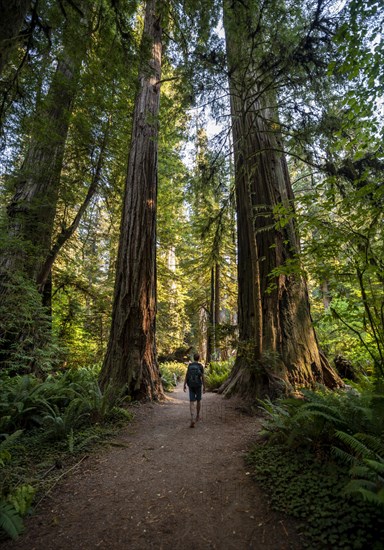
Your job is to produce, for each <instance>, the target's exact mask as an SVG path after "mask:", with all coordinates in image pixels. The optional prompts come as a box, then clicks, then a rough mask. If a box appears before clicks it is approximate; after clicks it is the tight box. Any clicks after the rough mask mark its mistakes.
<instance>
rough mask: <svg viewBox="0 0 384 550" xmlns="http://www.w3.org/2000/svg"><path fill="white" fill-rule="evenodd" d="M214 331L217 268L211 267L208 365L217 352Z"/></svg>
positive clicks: (206, 360) (206, 358) (206, 359)
mask: <svg viewBox="0 0 384 550" xmlns="http://www.w3.org/2000/svg"><path fill="white" fill-rule="evenodd" d="M214 332H215V268H214V267H211V287H210V299H209V311H208V325H207V353H206V357H205V362H206V364H207V365H208V364H209V363H210V362H211V361H212V356H213V354H214V352H215V349H214V347H215V346H214V342H215V334H214Z"/></svg>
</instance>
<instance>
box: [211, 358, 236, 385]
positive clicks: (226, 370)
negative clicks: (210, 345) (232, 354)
mask: <svg viewBox="0 0 384 550" xmlns="http://www.w3.org/2000/svg"><path fill="white" fill-rule="evenodd" d="M232 367H233V360H228V361H212V362H211V363H210V364H209V367H208V369H207V370H206V372H205V383H206V386H207V389H208V390H211V391H212V390H215V389H217V388H219V387H220V386H221V384H222V383H223V382H225V380H226V379H227V378H228V376H229V374H230V372H231V370H232Z"/></svg>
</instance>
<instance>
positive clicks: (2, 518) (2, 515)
mask: <svg viewBox="0 0 384 550" xmlns="http://www.w3.org/2000/svg"><path fill="white" fill-rule="evenodd" d="M21 434H22V431H21V430H19V431H17V432H15V433H13V434H12V435H9V436H6V437H5V439H4V440H3V441H1V442H0V469H3V468H4V467H5V466H6V464H7V463H11V462H12V455H11V453H10V448H11V447H12V445H14V444H15V441H16V440H17V439H18V438H19V437H20V436H21ZM1 479H2V481H1V483H0V530H3V531H4V532H5V533H6V534H7V535H8V536H10V537H11V538H13V539H16V538H17V537H18V536H19V534H20V533H21V532H22V531H23V521H22V517H24V516H25V515H26V514H27V513H28V512H29V510H30V507H31V504H32V500H33V497H34V495H35V490H34V488H33V487H32V486H31V485H29V484H24V485H19V486H18V487H16V488H12V487H9V486H8V485H7V483H6V482H5V480H4V478H3V476H2V478H1Z"/></svg>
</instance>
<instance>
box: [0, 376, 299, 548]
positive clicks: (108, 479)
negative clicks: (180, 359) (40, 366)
mask: <svg viewBox="0 0 384 550" xmlns="http://www.w3.org/2000/svg"><path fill="white" fill-rule="evenodd" d="M237 405H238V402H237V401H236V400H232V399H231V400H226V399H224V398H222V397H221V396H218V395H216V394H212V393H207V394H205V395H204V397H203V403H202V420H201V422H198V423H197V425H196V427H195V428H194V429H191V428H189V402H188V399H187V394H185V393H183V391H182V387H181V386H179V387H178V388H177V389H176V391H175V392H174V393H172V394H169V397H167V399H166V401H165V402H164V403H161V404H146V405H142V406H139V407H138V409H137V414H136V417H135V420H134V421H133V422H132V424H130V425H129V426H128V427H126V428H125V429H123V430H122V432H121V433H120V435H119V437H118V441H115V442H114V444H115V445H116V444H117V445H119V446H117V447H116V446H113V445H111V446H109V447H107V448H105V449H102V450H101V451H100V452H99V453H98V454H96V455H91V456H90V457H89V458H88V459H86V460H84V461H83V462H82V464H81V465H80V466H79V468H78V469H76V470H74V472H73V474H72V475H71V477H70V478H69V479H67V480H66V481H64V482H63V483H62V484H61V486H60V487H57V488H56V490H55V491H53V492H52V494H51V495H49V496H48V497H47V498H46V499H45V500H44V501H43V503H42V504H41V506H40V508H39V509H38V510H37V512H36V515H35V516H34V517H33V518H30V519H29V520H28V521H27V522H26V528H27V530H26V534H25V535H24V536H22V537H21V538H20V540H19V541H16V542H7V543H4V544H3V545H1V548H2V549H3V548H4V549H5V548H7V549H10V550H11V549H12V550H17V549H28V550H34V549H35V550H70V549H71V550H78V549H87V550H88V549H89V550H90V549H97V548H104V549H108V550H109V549H130V550H147V549H152V548H153V549H155V548H156V549H159V550H161V549H164V550H165V549H167V550H168V549H170V550H173V549H175V550H179V549H180V550H181V549H183V550H200V549H209V548H212V549H219V550H221V549H222V550H231V549H233V550H235V549H236V550H243V549H244V550H245V549H267V550H272V549H273V550H277V549H281V550H283V549H289V548H292V549H299V548H301V547H302V546H301V544H300V537H299V536H298V535H297V532H296V531H295V529H294V526H293V524H291V522H290V521H289V520H287V519H286V518H283V517H281V516H279V515H277V514H275V513H274V512H271V511H269V510H268V507H267V502H266V500H265V497H264V496H263V495H262V494H261V492H260V490H259V489H258V487H257V486H256V485H255V483H254V482H253V481H252V480H251V479H250V477H251V476H250V475H249V472H247V470H246V468H245V466H244V454H245V451H246V448H247V446H248V445H249V444H250V443H251V442H252V440H253V439H254V436H255V434H256V433H257V431H258V429H259V425H258V420H257V419H255V418H251V417H248V416H245V415H243V414H241V413H240V411H239V408H238V407H237Z"/></svg>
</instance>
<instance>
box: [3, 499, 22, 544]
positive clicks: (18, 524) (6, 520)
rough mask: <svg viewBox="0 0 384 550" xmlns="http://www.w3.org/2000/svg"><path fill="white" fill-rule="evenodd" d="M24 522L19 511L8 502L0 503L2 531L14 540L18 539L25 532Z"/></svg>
mask: <svg viewBox="0 0 384 550" xmlns="http://www.w3.org/2000/svg"><path fill="white" fill-rule="evenodd" d="M23 528H24V526H23V521H22V519H21V517H20V514H19V513H18V512H17V510H16V509H15V508H14V507H13V506H12V504H9V503H8V502H4V501H1V502H0V529H1V530H3V531H4V532H5V533H6V534H7V535H8V536H9V537H11V538H12V539H17V538H18V536H19V535H20V533H22V531H23Z"/></svg>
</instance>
